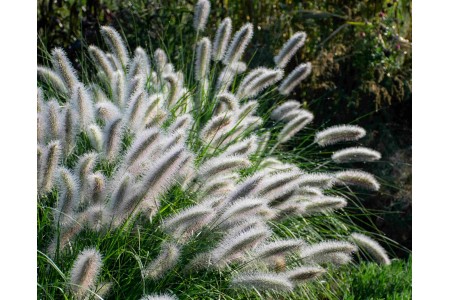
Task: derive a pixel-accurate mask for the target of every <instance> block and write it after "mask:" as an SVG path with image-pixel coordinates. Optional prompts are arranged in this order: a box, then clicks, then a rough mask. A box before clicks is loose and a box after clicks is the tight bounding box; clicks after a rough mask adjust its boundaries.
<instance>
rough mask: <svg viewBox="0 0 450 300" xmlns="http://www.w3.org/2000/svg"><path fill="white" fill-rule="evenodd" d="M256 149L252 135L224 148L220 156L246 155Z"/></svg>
mask: <svg viewBox="0 0 450 300" xmlns="http://www.w3.org/2000/svg"><path fill="white" fill-rule="evenodd" d="M255 150H256V137H255V136H254V135H252V136H251V137H249V138H246V139H244V140H242V141H240V142H237V143H235V144H233V145H231V146H230V147H228V148H227V150H225V152H224V153H222V156H244V157H247V156H249V155H250V154H252V153H253V152H255Z"/></svg>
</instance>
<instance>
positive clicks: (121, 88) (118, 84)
mask: <svg viewBox="0 0 450 300" xmlns="http://www.w3.org/2000/svg"><path fill="white" fill-rule="evenodd" d="M111 90H112V96H113V97H112V99H113V102H114V103H115V104H116V105H118V106H119V107H120V108H125V103H126V99H125V98H126V95H127V90H126V83H125V75H124V74H123V72H122V71H116V72H114V74H113V77H112V80H111Z"/></svg>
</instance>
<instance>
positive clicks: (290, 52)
mask: <svg viewBox="0 0 450 300" xmlns="http://www.w3.org/2000/svg"><path fill="white" fill-rule="evenodd" d="M305 40H306V33H304V32H296V33H295V34H294V35H293V36H292V37H291V38H290V39H289V40H288V41H287V42H286V43H285V44H284V45H283V47H282V48H281V50H280V52H279V53H278V55H277V56H275V57H274V61H275V64H276V65H277V67H278V68H281V69H283V68H284V67H286V65H287V64H288V62H289V61H290V60H291V58H292V57H293V56H294V55H295V53H296V52H297V51H298V49H300V48H301V47H302V46H303V45H304V44H305Z"/></svg>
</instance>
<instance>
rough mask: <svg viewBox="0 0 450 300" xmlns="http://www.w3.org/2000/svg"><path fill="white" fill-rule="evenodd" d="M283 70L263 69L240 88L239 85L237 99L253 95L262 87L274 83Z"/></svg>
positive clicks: (280, 77)
mask: <svg viewBox="0 0 450 300" xmlns="http://www.w3.org/2000/svg"><path fill="white" fill-rule="evenodd" d="M283 75H284V72H283V70H281V69H275V70H270V69H269V70H265V71H264V72H262V73H261V74H259V75H258V76H256V77H255V78H254V79H253V80H251V81H250V82H248V84H247V85H246V86H245V87H243V89H241V86H239V90H238V94H237V97H238V98H239V99H244V98H250V97H255V96H257V95H258V94H259V93H261V92H262V91H263V90H264V89H266V88H268V87H269V86H271V85H274V84H275V83H277V82H278V81H280V80H281V79H282V78H283Z"/></svg>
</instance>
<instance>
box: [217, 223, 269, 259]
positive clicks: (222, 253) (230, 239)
mask: <svg viewBox="0 0 450 300" xmlns="http://www.w3.org/2000/svg"><path fill="white" fill-rule="evenodd" d="M269 235H270V231H268V230H267V229H266V228H260V227H254V228H250V229H248V230H246V231H243V232H241V233H240V234H238V235H230V234H228V235H227V236H225V237H224V238H223V239H222V241H221V242H220V243H219V244H218V245H217V247H216V248H215V249H213V250H212V252H211V254H212V258H213V261H214V262H215V263H216V264H217V266H218V267H220V266H223V265H225V264H226V263H228V262H231V261H233V260H235V259H238V258H240V257H242V255H243V254H244V251H246V250H250V249H251V248H254V247H255V246H256V245H258V244H259V243H261V242H262V241H264V240H265V239H266V238H267V237H268V236H269Z"/></svg>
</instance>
